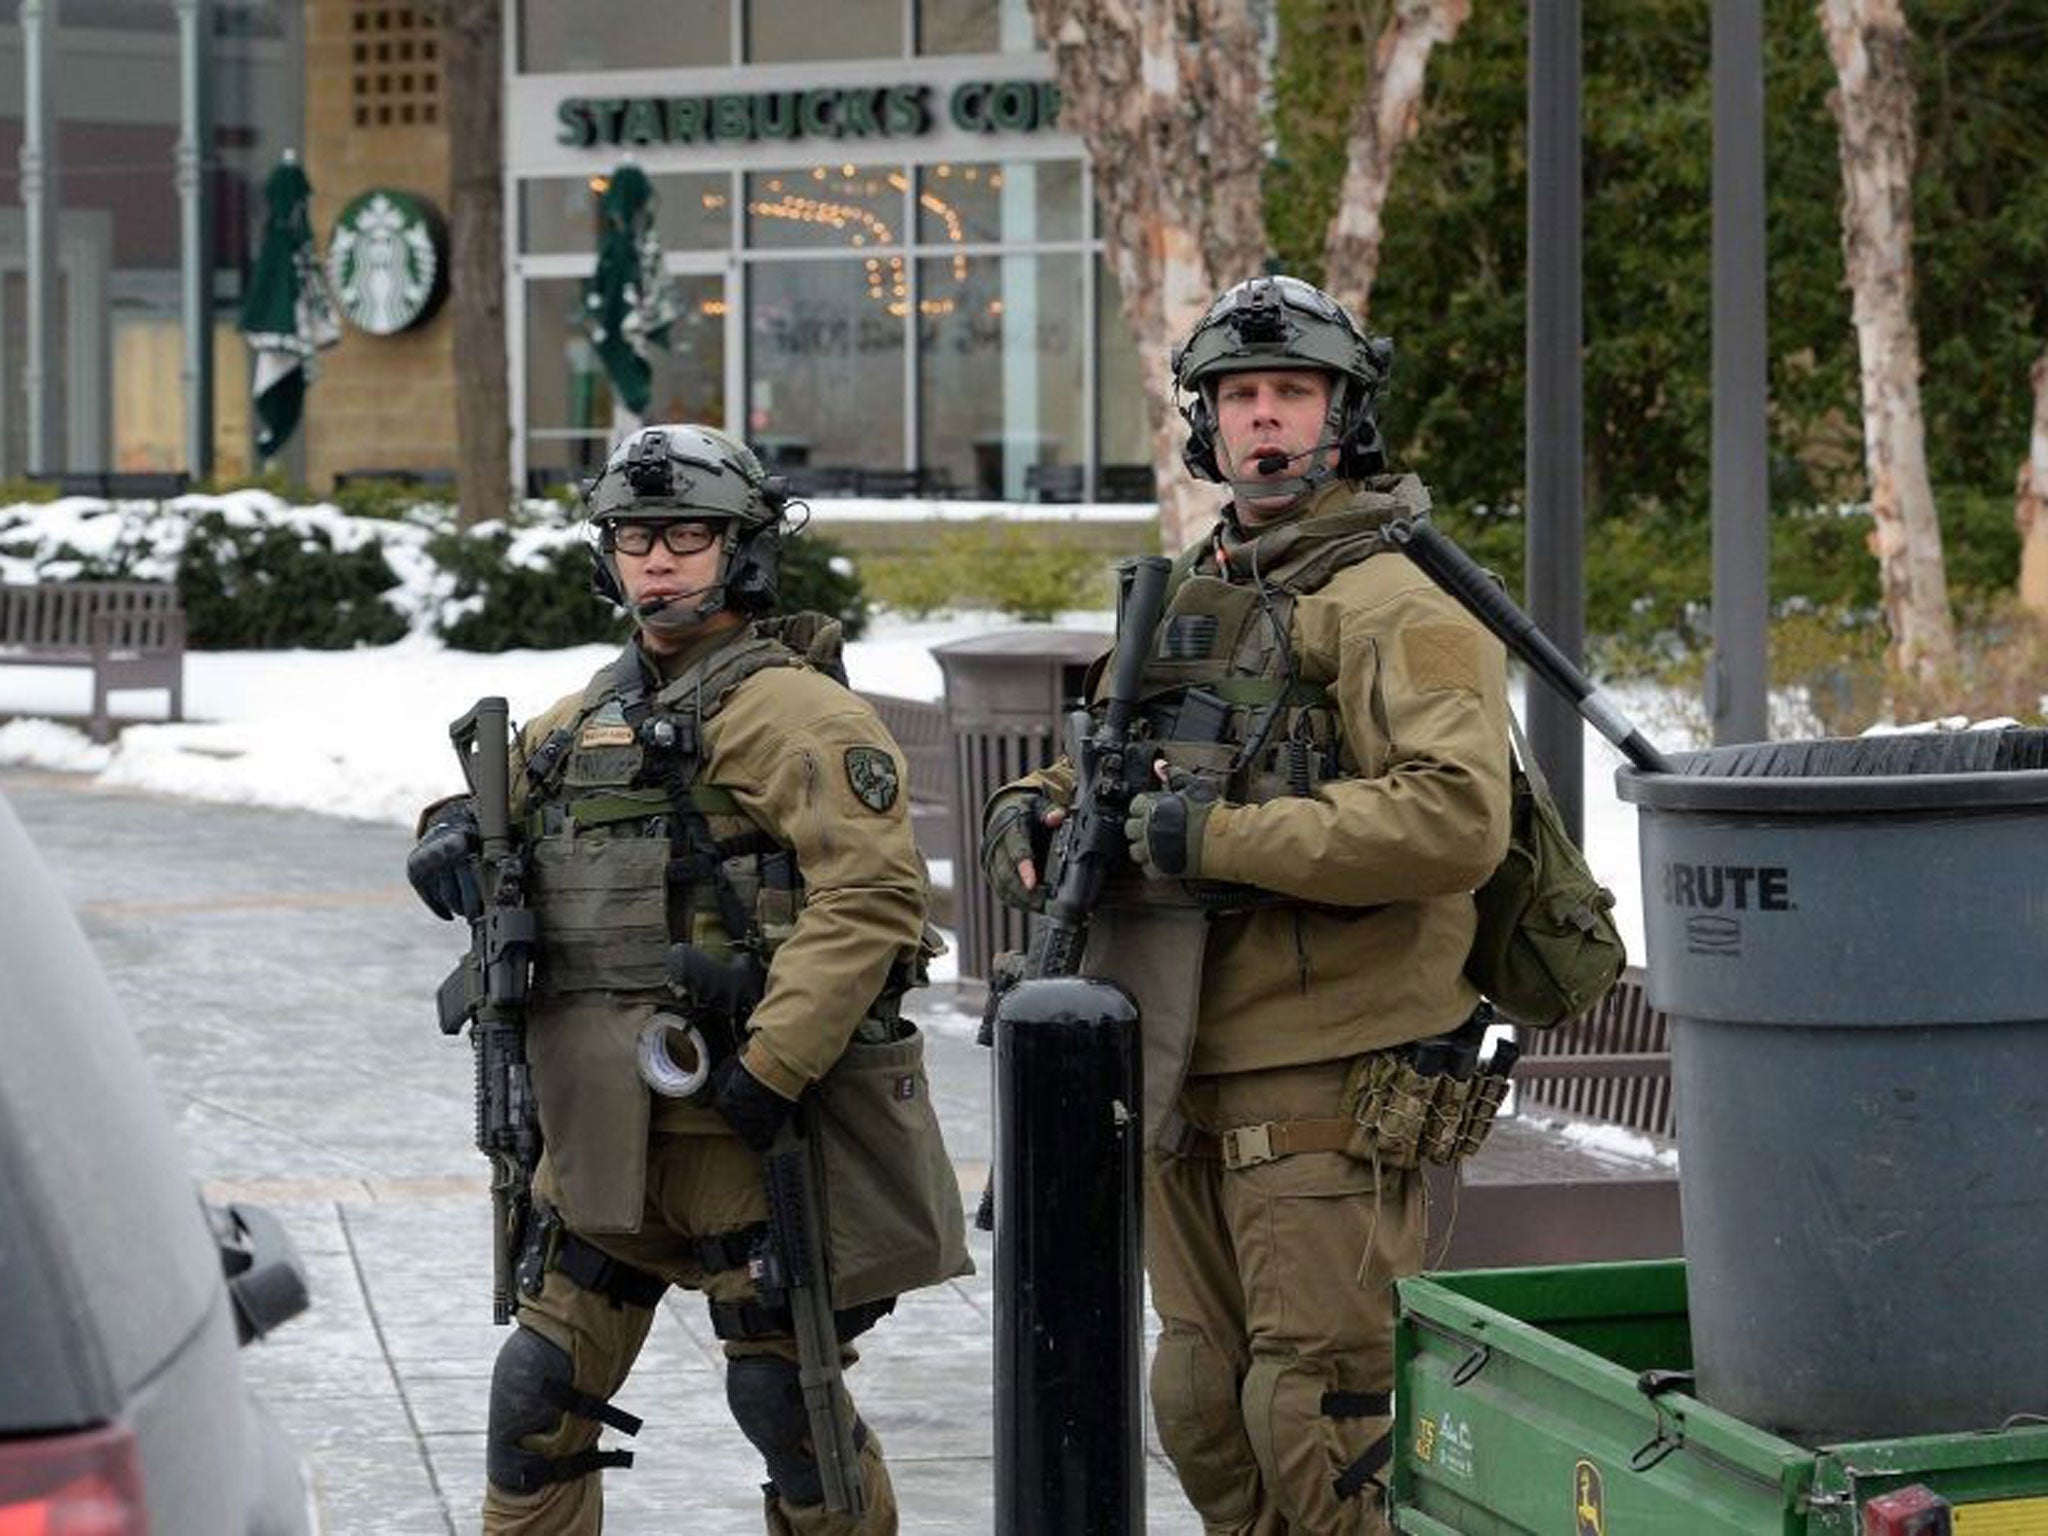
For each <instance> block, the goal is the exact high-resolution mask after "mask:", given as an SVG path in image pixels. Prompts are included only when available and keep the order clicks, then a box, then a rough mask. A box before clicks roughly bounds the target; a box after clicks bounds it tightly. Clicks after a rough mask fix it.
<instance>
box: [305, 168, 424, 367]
mask: <svg viewBox="0 0 2048 1536" xmlns="http://www.w3.org/2000/svg"><path fill="white" fill-rule="evenodd" d="M327 269H328V272H329V274H330V275H331V276H332V277H333V279H334V293H335V297H336V298H337V299H338V300H339V301H340V304H341V312H342V313H343V314H344V315H346V316H347V317H348V319H349V323H350V324H352V325H354V326H355V327H356V328H357V329H358V330H363V331H368V332H369V333H370V334H371V335H372V336H395V335H397V334H398V333H399V332H400V331H405V330H410V329H411V328H412V327H414V326H416V325H419V324H420V323H422V322H423V321H425V320H426V319H427V318H428V317H429V316H430V315H432V314H433V313H434V311H435V309H436V308H438V307H439V305H440V303H441V299H442V296H443V295H444V294H445V293H446V292H447V291H448V234H447V230H446V228H445V227H444V226H443V225H442V223H441V215H440V214H439V213H438V212H436V211H435V208H434V205H433V204H432V203H430V202H428V201H427V200H426V199H425V198H422V197H415V196H413V195H412V194H411V193H410V192H392V191H388V190H385V189H382V188H378V189H374V190H372V191H369V192H365V193H364V194H363V195H362V196H361V197H358V198H357V199H356V200H355V201H354V202H352V203H350V204H349V205H348V206H347V207H346V208H344V209H342V210H341V217H340V218H338V219H336V220H335V221H334V233H333V235H332V237H331V238H330V239H329V241H328V244H327Z"/></svg>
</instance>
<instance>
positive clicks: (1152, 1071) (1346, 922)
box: [1025, 476, 1508, 1536]
mask: <svg viewBox="0 0 2048 1536" xmlns="http://www.w3.org/2000/svg"><path fill="white" fill-rule="evenodd" d="M1427 505H1428V501H1427V494H1426V492H1424V490H1423V488H1422V486H1421V484H1420V482H1419V481H1417V480H1415V479H1414V478H1413V477H1400V478H1396V477H1393V476H1383V477H1378V478H1375V479H1373V480H1371V481H1368V482H1365V483H1364V484H1362V485H1350V484H1344V483H1341V482H1340V483H1336V484H1332V485H1330V486H1328V487H1326V488H1325V489H1324V490H1323V491H1322V492H1321V493H1319V494H1318V495H1317V496H1315V497H1314V498H1313V499H1312V500H1311V502H1310V503H1309V505H1308V506H1307V507H1306V508H1305V509H1304V510H1303V512H1302V513H1301V514H1300V515H1299V516H1297V517H1294V518H1291V519H1288V520H1287V521H1285V522H1282V523H1279V524H1277V525H1275V526H1271V527H1268V528H1266V529H1264V530H1261V531H1260V532H1259V534H1258V536H1257V538H1256V539H1253V540H1249V541H1239V540H1237V539H1235V538H1234V537H1229V538H1225V539H1223V540H1222V541H1221V543H1220V545H1211V546H1209V547H1205V548H1203V549H1201V550H1199V551H1191V552H1190V553H1189V554H1188V555H1184V556H1183V557H1182V566H1183V567H1185V568H1188V569H1190V570H1191V571H1192V575H1191V576H1190V578H1189V579H1188V580H1186V581H1184V582H1182V583H1181V584H1180V585H1179V586H1178V587H1177V588H1175V590H1174V592H1173V595H1172V598H1171V601H1170V603H1169V607H1168V611H1167V615H1166V618H1165V620H1164V621H1163V622H1162V625H1161V629H1160V644H1159V646H1158V648H1157V650H1156V652H1155V655H1154V657H1153V659H1152V660H1151V661H1150V662H1148V665H1147V670H1146V677H1145V688H1146V692H1147V694H1148V696H1149V697H1151V698H1152V699H1153V700H1154V701H1155V709H1154V713H1155V715H1156V716H1158V717H1159V718H1162V719H1168V720H1169V723H1167V724H1166V725H1165V726H1164V727H1163V734H1164V735H1165V736H1166V737H1167V740H1166V741H1165V742H1164V750H1165V752H1166V755H1167V757H1168V759H1169V760H1170V761H1172V762H1174V763H1175V764H1176V765H1177V766H1180V767H1184V768H1190V769H1202V770H1208V771H1210V772H1212V773H1221V772H1223V771H1224V770H1226V769H1228V767H1229V766H1230V764H1231V762H1232V761H1233V759H1234V756H1235V754H1236V751H1237V748H1238V747H1239V745H1241V743H1242V742H1243V741H1244V740H1245V739H1246V737H1247V736H1249V735H1251V734H1252V733H1253V732H1254V731H1255V730H1256V726H1257V723H1258V720H1259V717H1260V712H1261V711H1262V710H1263V709H1265V708H1267V707H1272V708H1276V709H1278V710H1280V711H1282V714H1281V716H1280V719H1279V721H1278V723H1277V728H1276V729H1274V730H1273V731H1271V732H1270V733H1269V742H1270V743H1271V745H1269V746H1268V748H1267V750H1266V751H1265V752H1264V753H1263V754H1262V755H1261V757H1260V759H1259V760H1257V761H1255V762H1253V763H1250V764H1248V765H1241V766H1239V767H1238V769H1237V771H1236V772H1234V773H1231V774H1229V777H1228V782H1227V784H1226V786H1225V788H1224V793H1223V795H1222V803H1219V804H1218V805H1217V806H1216V808H1215V809H1214V810H1213V811H1212V812H1211V813H1210V815H1209V818H1208V826H1207V829H1206V833H1205V835H1204V837H1203V841H1202V845H1201V853H1200V857H1201V875H1202V879H1201V881H1200V882H1197V884H1196V886H1195V887H1194V889H1195V890H1196V891H1198V892H1200V893H1201V894H1202V896H1203V897H1204V898H1205V900H1206V910H1205V908H1204V906H1202V905H1197V904H1194V903H1191V902H1190V901H1188V900H1187V899H1186V898H1185V896H1184V895H1183V894H1182V893H1180V892H1179V891H1177V890H1176V889H1175V887H1174V886H1173V885H1172V884H1171V883H1167V882H1158V881H1149V882H1148V881H1145V880H1143V879H1142V878H1140V877H1138V876H1137V875H1135V874H1127V875H1125V876H1124V877H1122V878H1120V879H1119V880H1117V881H1116V882H1114V883H1113V886H1112V888H1111V890H1110V891H1109V892H1108V893H1107V895H1106V897H1105V906H1104V908H1103V909H1100V910H1099V911H1098V914H1097V918H1096V921H1095V922H1094V923H1093V924H1092V925H1091V929H1090V934H1089V944H1088V952H1087V958H1086V959H1085V961H1084V963H1083V970H1084V971H1085V972H1086V973H1088V974H1090V975H1099V976H1105V977H1108V978H1110V979H1112V980H1117V981H1120V982H1122V983H1123V984H1124V985H1125V986H1126V987H1128V988H1129V989H1130V990H1131V991H1132V992H1133V993H1134V994H1135V995H1136V996H1137V997H1138V1000H1139V1003H1140V1006H1141V1009H1142V1010H1143V1013H1144V1016H1145V1035H1146V1059H1145V1070H1146V1079H1147V1081H1146V1089H1147V1101H1148V1102H1147V1122H1148V1126H1149V1127H1150V1129H1151V1132H1152V1140H1153V1151H1152V1152H1151V1153H1150V1155H1149V1158H1148V1175H1149V1177H1148V1179H1147V1202H1146V1264H1147V1269H1148V1272H1149V1274H1150V1277H1151V1282H1152V1299H1153V1305H1154V1306H1155V1308H1156V1309H1157V1310H1158V1312H1159V1315H1160V1318H1161V1321H1162V1324H1163V1331H1162V1333H1161V1336H1160V1341H1159V1348H1158V1352H1157V1354H1156V1356H1155V1358H1154V1361H1153V1366H1152V1402H1153V1412H1154V1415H1155V1418H1156V1420H1157V1423H1158V1428H1159V1436H1160V1442H1161V1444H1162V1445H1163V1446H1164V1447H1165V1449H1166V1451H1167V1454H1168V1455H1169V1456H1170V1457H1171V1458H1172V1459H1173V1462H1174V1464H1175V1467H1176V1469H1177V1470H1178V1471H1179V1474H1180V1478H1181V1482H1182V1486H1183V1487H1184V1488H1185V1489H1186V1491H1187V1494H1188V1496H1189V1498H1190V1499H1191V1500H1192V1501H1193V1502H1194V1504H1195V1506H1196V1507H1197V1509H1198V1510H1199V1511H1200V1512H1201V1514H1202V1517H1203V1520H1204V1523H1205V1527H1206V1529H1207V1530H1209V1531H1211V1532H1217V1533H1222V1532H1231V1533H1260V1536H1270V1533H1279V1532H1285V1531H1295V1532H1316V1533H1325V1532H1340V1533H1347V1532H1376V1531H1380V1530H1384V1529H1385V1525H1384V1520H1383V1516H1382V1514H1381V1512H1380V1506H1379V1501H1378V1497H1377V1487H1376V1486H1375V1484H1374V1483H1373V1482H1372V1481H1371V1479H1372V1478H1373V1476H1374V1474H1375V1473H1376V1472H1377V1471H1378V1469H1379V1467H1380V1466H1381V1465H1382V1464H1383V1461H1384V1454H1385V1450H1384V1447H1385V1437H1386V1435H1387V1434H1388V1432H1389V1430H1390V1427H1391V1419H1390V1415H1389V1404H1388V1397H1387V1394H1388V1392H1389V1389H1390V1388H1391V1386H1392V1379H1393V1357H1392V1349H1391V1338H1392V1325H1393V1294H1392V1281H1393V1279H1394V1278H1395V1277H1396V1276H1397V1275H1404V1274H1412V1273H1415V1272H1416V1271H1417V1270H1418V1269H1419V1268H1420V1267H1421V1261H1422V1243H1423V1222H1424V1213H1423V1206H1422V1191H1421V1175H1420V1174H1419V1173H1414V1172H1406V1171H1402V1170H1397V1169H1391V1168H1384V1167H1378V1166H1375V1164H1374V1163H1373V1162H1371V1161H1369V1160H1362V1159H1360V1158H1358V1157H1354V1156H1353V1155H1352V1154H1351V1153H1350V1152H1348V1151H1346V1150H1342V1144H1343V1141H1344V1139H1345V1138H1344V1137H1343V1136H1342V1135H1341V1134H1334V1135H1333V1134H1332V1132H1331V1130H1330V1129H1329V1128H1331V1127H1333V1126H1334V1127H1339V1129H1341V1122H1342V1121H1343V1120H1344V1119H1345V1117H1346V1116H1347V1115H1348V1114H1349V1112H1350V1109H1351V1107H1352V1098H1353V1097H1354V1096H1355V1086H1356V1081H1357V1077H1358V1074H1359V1073H1360V1072H1361V1071H1362V1070H1363V1063H1364V1062H1365V1061H1367V1060H1369V1059H1370V1053H1373V1052H1376V1051H1380V1050H1383V1049H1384V1048H1386V1047H1389V1046H1394V1045H1398V1044H1402V1043H1404V1042H1407V1041H1412V1040H1417V1039H1421V1038H1423V1037H1426V1036H1430V1035H1435V1034H1439V1033H1442V1032H1444V1031H1447V1030H1450V1029H1453V1028H1456V1027H1457V1026H1458V1025H1460V1024H1461V1023H1463V1022H1464V1021H1465V1020H1466V1019H1467V1018H1468V1017H1469V1016H1470V1015H1471V1014H1472V1012H1473V1009H1474V1008H1475V1006H1476V1005H1477V1003H1478V1000H1479V999H1478V994H1477V993H1476V992H1475V991H1474V989H1473V988H1472V986H1471V984H1470V983H1469V982H1468V981H1466V979H1465V977H1464V975H1463V967H1464V961H1465V956H1466V953H1467V951H1468V949H1469V948H1470V945H1471V939H1472V932H1473V922H1474V919H1473V907H1472V901H1471V894H1470V893H1471V891H1472V890H1473V888H1474V887H1476V886H1477V885H1479V884H1480V883H1481V882H1483V881H1484V880H1485V879H1486V878H1487V876H1488V875H1490V874H1491V873H1492V871H1493V869H1494V867H1495V866H1496V865H1497V864H1498V863H1499V861H1500V859H1501V856H1502V854H1503V853H1504V852H1505V849H1506V846H1507V835H1508V727H1507V702H1506V678H1505V670H1506V669H1505V657H1504V654H1503V652H1502V649H1501V646H1500V644H1499V643H1498V642H1497V641H1496V640H1495V639H1494V638H1493V637H1492V636H1491V635H1489V634H1488V633H1487V632H1486V631H1485V630H1483V629H1482V628H1481V627H1480V626H1479V625H1478V624H1477V623H1476V622H1474V621H1473V620H1472V619H1471V618H1470V617H1469V616H1468V615H1467V614H1466V612H1465V611H1464V610H1463V609H1462V608H1461V607H1460V606H1459V605H1458V603H1457V602H1456V601H1455V600H1454V599H1452V598H1451V597H1449V596H1447V595H1446V594H1445V593H1444V592H1442V591H1441V590H1440V589H1439V588H1438V587H1437V586H1436V585H1435V584H1434V583H1433V582H1431V581H1430V579H1429V578H1428V577H1427V576H1426V575H1424V574H1423V573H1422V572H1421V571H1420V570H1418V569H1417V568H1416V567H1415V566H1414V565H1412V564H1411V563H1410V562H1409V561H1408V560H1407V559H1406V558H1405V557H1403V556H1401V555H1399V554H1396V553H1392V552H1385V553H1374V550H1375V549H1376V548H1377V539H1376V535H1375V532H1374V530H1375V529H1376V528H1377V527H1378V526H1379V525H1380V524H1381V523H1383V522H1384V521H1385V519H1386V518H1387V517H1389V516H1390V515H1394V514H1396V513H1398V512H1402V511H1419V510H1422V509H1424V508H1426V507H1427ZM1219 549H1220V550H1221V551H1222V552H1224V553H1226V554H1227V557H1228V570H1227V572H1226V571H1225V570H1224V569H1223V568H1222V567H1221V566H1219V564H1218V553H1219ZM1254 559H1256V564H1257V571H1258V574H1259V576H1260V577H1261V578H1262V579H1263V581H1264V583H1265V584H1266V586H1267V588H1268V600H1267V601H1266V602H1263V603H1262V602H1261V601H1260V600H1259V598H1258V595H1257V592H1256V589H1255V587H1254V586H1253V584H1252V583H1251V581H1250V573H1251V571H1252V568H1253V562H1254ZM1290 593H1291V600H1290V599H1289V596H1288V594H1290ZM1212 619H1213V620H1215V621H1216V622H1215V623H1214V624H1213V625H1212V624H1211V623H1210V620H1212ZM1276 627H1278V628H1281V629H1284V632H1285V635H1286V647H1285V648H1284V649H1283V648H1282V647H1281V646H1280V645H1279V643H1278V639H1277V636H1276V635H1275V634H1274V630H1275V628H1276ZM1211 636H1213V637H1215V638H1214V642H1213V644H1212V643H1209V637H1211ZM1290 651H1291V654H1292V662H1293V681H1292V684H1291V685H1287V686H1284V687H1283V686H1282V684H1283V683H1284V681H1285V679H1284V669H1285V667H1286V657H1287V654H1288V652H1290ZM1276 679H1277V681H1276ZM1189 687H1199V688H1202V689H1205V690H1207V691H1209V692H1210V693H1211V694H1212V695H1214V696H1218V697H1221V698H1222V699H1223V700H1224V701H1225V702H1226V703H1230V704H1232V705H1233V706H1234V717H1233V719H1232V720H1231V722H1230V724H1229V725H1228V726H1227V727H1226V729H1225V730H1224V732H1223V738H1224V739H1223V740H1221V741H1220V742H1217V743H1214V744H1211V745H1208V746H1204V745H1203V744H1202V743H1201V742H1190V741H1185V740H1176V739H1173V738H1174V732H1175V730H1176V729H1184V727H1181V726H1176V725H1175V724H1173V723H1170V711H1166V712H1161V711H1160V710H1159V709H1158V708H1157V704H1158V701H1160V700H1162V699H1163V700H1165V701H1166V702H1167V703H1168V704H1169V705H1170V704H1171V703H1172V701H1174V700H1175V699H1176V698H1179V697H1184V696H1185V695H1184V693H1182V692H1180V690H1184V689H1186V688H1189ZM1185 718H1186V712H1185V711H1183V713H1182V715H1181V716H1180V719H1182V720H1185ZM1025 782H1035V783H1038V784H1040V785H1042V786H1044V787H1046V788H1048V789H1049V790H1050V791H1051V792H1053V793H1054V794H1055V795H1058V794H1060V793H1061V792H1063V791H1065V790H1066V789H1067V788H1068V786H1070V785H1071V782H1072V775H1071V770H1070V769H1068V768H1067V765H1065V764H1061V765H1058V766H1057V767H1056V768H1055V769H1053V770H1050V771H1048V772H1046V773H1044V774H1040V775H1036V776H1034V777H1033V779H1032V780H1028V781H1025ZM1219 883H1226V884H1219ZM1227 883H1234V884H1236V885H1239V886H1242V887H1250V888H1252V890H1251V892H1249V893H1247V892H1243V891H1240V892H1238V893H1236V894H1235V896H1234V897H1233V894H1232V893H1231V892H1230V891H1229V890H1228V889H1227ZM1247 900H1255V901H1258V902H1260V903H1261V904H1257V905H1251V906H1250V907H1249V909H1247ZM1183 1074H1185V1076H1183ZM1176 1087H1178V1088H1179V1092H1178V1094H1177V1095H1175V1093H1174V1089H1175V1088H1176ZM1155 1088H1156V1089H1157V1090H1158V1093H1156V1094H1155V1092H1154V1090H1155ZM1347 1089H1350V1090H1352V1092H1350V1093H1347ZM1232 1132H1237V1133H1240V1134H1239V1135H1237V1136H1234V1137H1233V1136H1229V1135H1228V1133H1232ZM1226 1138H1228V1139H1227V1140H1226ZM1226 1146H1228V1147H1229V1149H1230V1153H1231V1166H1228V1167H1226V1165H1225V1161H1224V1159H1223V1157H1222V1156H1221V1155H1220V1153H1221V1152H1222V1151H1223V1150H1224V1148H1225V1147H1226ZM1361 1495H1363V1496H1361Z"/></svg>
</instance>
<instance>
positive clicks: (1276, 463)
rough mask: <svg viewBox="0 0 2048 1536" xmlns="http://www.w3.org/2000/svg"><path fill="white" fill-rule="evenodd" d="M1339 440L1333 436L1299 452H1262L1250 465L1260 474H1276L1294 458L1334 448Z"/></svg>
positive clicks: (1305, 456) (1302, 457) (1301, 457)
mask: <svg viewBox="0 0 2048 1536" xmlns="http://www.w3.org/2000/svg"><path fill="white" fill-rule="evenodd" d="M1339 441H1340V440H1339V439H1337V438H1334V437H1333V438H1331V439H1330V440H1329V441H1328V442H1326V443H1317V444H1316V445H1315V446H1314V447H1313V448H1304V449H1302V450H1301V452H1299V453H1262V454H1260V455H1259V457H1257V458H1256V459H1254V460H1252V467H1253V468H1255V469H1257V470H1258V472H1259V473H1260V474H1262V475H1277V474H1279V473H1280V471H1281V470H1283V469H1285V468H1286V467H1287V466H1288V465H1290V464H1292V463H1293V462H1294V461H1295V460H1296V459H1305V458H1307V457H1308V456H1309V455H1310V454H1312V453H1322V452H1325V451H1326V450H1328V449H1331V448H1335V447H1337V446H1338V444H1339Z"/></svg>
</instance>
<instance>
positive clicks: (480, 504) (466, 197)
mask: <svg viewBox="0 0 2048 1536" xmlns="http://www.w3.org/2000/svg"><path fill="white" fill-rule="evenodd" d="M439 12H440V19H441V40H442V51H443V60H442V62H443V68H444V69H445V71H446V80H447V89H446V92H445V94H444V97H443V99H444V101H445V102H446V104H447V112H446V114H445V115H446V121H447V125H448V183H449V199H448V244H449V254H448V307H449V310H450V314H451V318H452V319H453V321H454V325H455V377H454V379H453V380H451V381H450V382H451V383H453V385H454V387H455V437H456V457H455V489H456V496H457V497H458V499H459V501H460V503H461V521H462V522H463V524H464V525H465V526H466V525H468V524H470V523H479V522H484V521H487V520H489V519H492V518H501V517H503V516H504V515H505V513H506V510H507V507H508V506H509V504H510V496H511V490H512V477H511V463H512V456H511V448H512V401H511V391H510V389H509V387H508V385H507V382H506V380H507V363H506V354H505V179H504V132H503V114H504V100H503V96H504V91H503V86H504V69H505V60H504V50H505V12H504V5H503V0H442V3H441V4H440V6H439Z"/></svg>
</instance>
